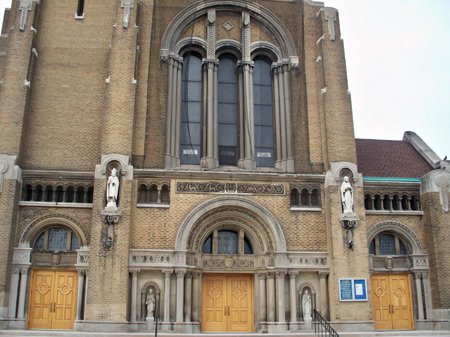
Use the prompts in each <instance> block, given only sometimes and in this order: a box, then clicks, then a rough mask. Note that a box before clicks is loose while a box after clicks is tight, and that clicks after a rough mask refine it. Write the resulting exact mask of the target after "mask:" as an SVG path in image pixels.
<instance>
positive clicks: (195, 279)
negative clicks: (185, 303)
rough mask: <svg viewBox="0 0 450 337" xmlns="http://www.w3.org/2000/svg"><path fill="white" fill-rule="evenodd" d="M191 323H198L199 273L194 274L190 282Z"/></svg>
mask: <svg viewBox="0 0 450 337" xmlns="http://www.w3.org/2000/svg"><path fill="white" fill-rule="evenodd" d="M192 290H193V295H192V321H193V322H199V321H200V317H199V308H200V273H194V275H193V280H192Z"/></svg>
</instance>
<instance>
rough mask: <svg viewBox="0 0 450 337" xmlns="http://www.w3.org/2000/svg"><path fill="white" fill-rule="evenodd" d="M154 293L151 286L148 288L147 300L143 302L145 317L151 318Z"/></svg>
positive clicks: (153, 306)
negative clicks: (145, 305) (145, 311)
mask: <svg viewBox="0 0 450 337" xmlns="http://www.w3.org/2000/svg"><path fill="white" fill-rule="evenodd" d="M155 302H156V299H155V294H154V293H153V288H150V290H149V291H148V295H147V301H146V302H145V304H147V318H153V316H154V313H155Z"/></svg>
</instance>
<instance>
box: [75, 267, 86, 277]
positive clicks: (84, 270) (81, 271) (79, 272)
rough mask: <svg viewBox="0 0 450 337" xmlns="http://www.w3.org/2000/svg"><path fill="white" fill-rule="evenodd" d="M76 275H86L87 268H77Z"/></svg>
mask: <svg viewBox="0 0 450 337" xmlns="http://www.w3.org/2000/svg"><path fill="white" fill-rule="evenodd" d="M77 272H78V276H86V275H87V269H77Z"/></svg>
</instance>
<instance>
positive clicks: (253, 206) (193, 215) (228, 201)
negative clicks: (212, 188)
mask: <svg viewBox="0 0 450 337" xmlns="http://www.w3.org/2000/svg"><path fill="white" fill-rule="evenodd" d="M225 206H234V207H237V208H243V209H245V210H246V211H248V212H251V213H253V214H255V215H257V216H258V217H259V218H260V219H261V220H262V221H264V222H265V223H266V225H267V226H268V228H269V229H270V231H271V232H272V233H271V234H272V235H273V237H274V239H275V251H281V252H285V251H286V239H285V237H284V233H283V229H282V228H281V226H280V224H279V223H278V220H277V219H276V218H275V217H274V216H273V214H272V213H271V212H269V210H268V209H267V208H265V207H264V206H262V205H260V204H258V203H256V202H254V201H252V200H250V199H247V198H244V197H240V196H223V197H217V198H214V199H211V200H208V201H205V202H204V203H202V204H201V205H199V206H197V207H196V208H195V209H194V210H192V211H191V212H190V214H189V215H188V216H187V217H186V218H185V219H184V220H183V222H182V224H181V226H180V229H179V230H178V234H177V238H176V242H175V249H176V250H185V249H186V247H187V239H188V236H189V234H190V232H191V230H192V228H193V226H194V225H195V224H196V223H197V221H198V220H199V219H200V218H201V217H202V216H203V215H205V214H207V213H209V212H210V211H212V210H213V209H216V208H220V207H225Z"/></svg>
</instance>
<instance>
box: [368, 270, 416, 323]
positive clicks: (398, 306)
mask: <svg viewBox="0 0 450 337" xmlns="http://www.w3.org/2000/svg"><path fill="white" fill-rule="evenodd" d="M372 301H373V317H374V321H375V325H376V329H377V330H412V329H413V328H414V319H413V309H412V302H411V287H410V280H409V275H407V274H389V275H384V274H383V275H374V276H372Z"/></svg>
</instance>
